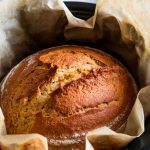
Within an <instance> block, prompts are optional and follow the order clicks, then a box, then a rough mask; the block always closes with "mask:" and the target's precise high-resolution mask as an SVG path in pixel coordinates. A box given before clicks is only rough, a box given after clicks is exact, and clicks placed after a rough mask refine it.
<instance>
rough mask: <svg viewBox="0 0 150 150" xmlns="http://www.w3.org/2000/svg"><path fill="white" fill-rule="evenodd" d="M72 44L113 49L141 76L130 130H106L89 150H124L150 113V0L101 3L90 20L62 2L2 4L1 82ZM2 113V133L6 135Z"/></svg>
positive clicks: (90, 137) (89, 141) (4, 0)
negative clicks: (21, 65) (23, 63)
mask: <svg viewBox="0 0 150 150" xmlns="http://www.w3.org/2000/svg"><path fill="white" fill-rule="evenodd" d="M69 42H71V43H74V42H75V43H84V45H88V43H91V45H92V47H96V48H101V47H103V48H104V49H103V50H104V51H106V52H107V50H109V52H110V53H113V54H116V55H118V56H119V57H120V58H121V59H122V61H123V63H124V64H125V65H126V66H127V68H128V69H129V70H130V72H131V73H132V75H133V76H134V77H135V79H136V81H137V83H138V85H139V93H138V95H137V99H136V102H135V105H134V107H133V109H132V111H131V114H130V115H129V118H128V120H127V125H126V129H125V131H124V132H123V133H117V132H114V131H112V130H110V129H109V128H107V127H102V128H99V129H96V130H94V131H90V132H89V133H88V134H87V136H86V150H92V149H98V148H107V149H111V148H115V149H119V148H122V147H123V146H125V145H127V144H128V143H129V142H130V141H131V140H133V139H135V138H136V137H139V136H140V135H141V134H142V133H143V132H144V114H145V117H146V116H148V115H149V113H150V102H149V98H150V87H149V86H148V85H150V1H149V0H141V1H139V0H126V1H124V0H98V1H97V4H96V9H95V15H94V16H93V17H91V18H89V19H88V20H82V19H79V18H76V17H75V16H73V15H72V13H71V12H70V10H69V9H68V8H67V7H66V5H65V4H64V2H63V1H62V0H13V1H11V0H1V1H0V77H1V78H2V77H3V76H4V75H5V74H6V73H7V72H8V71H9V70H10V68H11V67H12V66H14V65H15V64H16V63H18V62H19V61H20V60H21V59H22V58H24V57H25V56H27V55H29V54H31V53H33V52H35V51H38V50H40V49H43V48H47V47H51V46H55V45H61V44H64V43H65V44H66V43H69ZM141 103H142V105H141ZM143 108H144V113H143ZM0 114H1V119H0V121H1V126H0V129H1V131H0V133H1V134H5V127H4V117H3V115H2V113H0ZM2 136H3V135H2ZM8 136H10V137H11V136H12V135H8ZM15 136H16V137H15V138H16V139H17V136H18V139H19V135H15ZM24 136H25V137H26V136H27V135H24ZM28 136H30V135H28ZM0 140H1V138H0ZM12 142H13V141H12ZM12 144H13V143H12Z"/></svg>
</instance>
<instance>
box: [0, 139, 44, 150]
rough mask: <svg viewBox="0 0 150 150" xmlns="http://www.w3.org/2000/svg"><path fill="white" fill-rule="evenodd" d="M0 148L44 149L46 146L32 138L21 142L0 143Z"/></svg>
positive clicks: (17, 149) (10, 149)
mask: <svg viewBox="0 0 150 150" xmlns="http://www.w3.org/2000/svg"><path fill="white" fill-rule="evenodd" d="M0 150H46V148H45V146H44V144H43V143H42V141H41V140H39V139H33V140H29V141H27V142H25V143H23V144H15V143H13V144H11V145H4V144H1V143H0Z"/></svg>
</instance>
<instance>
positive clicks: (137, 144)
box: [64, 0, 150, 150]
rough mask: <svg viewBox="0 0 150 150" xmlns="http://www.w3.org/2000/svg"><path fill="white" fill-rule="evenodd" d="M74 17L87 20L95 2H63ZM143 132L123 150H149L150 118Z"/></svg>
mask: <svg viewBox="0 0 150 150" xmlns="http://www.w3.org/2000/svg"><path fill="white" fill-rule="evenodd" d="M64 1H65V4H66V6H67V7H68V8H69V10H70V11H71V12H72V14H73V15H74V16H75V17H78V18H80V19H84V20H87V19H88V18H90V17H91V16H93V15H94V12H95V6H96V0H64ZM145 124H146V127H145V128H146V129H145V132H144V133H143V134H142V135H141V136H140V137H139V138H137V139H135V140H134V141H132V142H131V143H130V144H129V145H128V146H127V147H126V148H124V150H150V117H149V118H148V119H147V120H146V123H145Z"/></svg>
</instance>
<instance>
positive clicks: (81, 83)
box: [0, 46, 136, 149]
mask: <svg viewBox="0 0 150 150" xmlns="http://www.w3.org/2000/svg"><path fill="white" fill-rule="evenodd" d="M135 99H136V86H135V82H134V80H133V78H132V77H131V75H130V74H129V72H128V71H127V69H125V67H124V66H123V65H121V64H120V63H119V62H118V61H117V60H116V59H114V58H113V57H111V56H109V55H107V54H105V53H103V52H101V51H96V50H93V49H91V48H86V47H79V46H61V47H56V48H51V49H46V50H44V51H40V52H38V53H36V54H33V55H31V56H29V57H27V58H26V59H24V60H23V61H21V62H20V63H19V64H18V65H17V66H16V67H14V68H13V69H12V70H11V71H10V73H9V74H8V75H7V77H6V79H5V80H4V81H3V83H2V85H1V97H0V101H1V107H2V110H3V113H4V116H5V121H6V128H7V132H8V133H9V134H23V133H39V134H42V135H44V136H45V137H47V138H48V142H49V149H55V148H56V149H59V148H60V149H67V147H69V149H71V148H74V149H76V148H78V149H83V148H84V138H85V135H86V133H87V132H88V131H91V130H93V129H96V128H99V127H101V126H108V127H110V128H111V129H113V130H118V129H119V128H121V127H122V126H124V125H125V123H126V121H127V118H128V115H129V113H130V111H131V109H132V106H133V104H134V102H135Z"/></svg>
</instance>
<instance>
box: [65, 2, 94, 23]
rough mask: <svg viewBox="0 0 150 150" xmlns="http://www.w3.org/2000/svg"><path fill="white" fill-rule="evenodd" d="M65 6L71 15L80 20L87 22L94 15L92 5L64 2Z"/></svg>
mask: <svg viewBox="0 0 150 150" xmlns="http://www.w3.org/2000/svg"><path fill="white" fill-rule="evenodd" d="M64 3H65V5H66V6H67V7H68V9H69V10H70V11H71V13H72V14H73V15H74V16H75V17H77V18H80V19H84V20H87V19H89V18H90V17H92V16H93V15H94V13H95V6H96V4H94V3H85V2H75V1H65V2H64Z"/></svg>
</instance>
